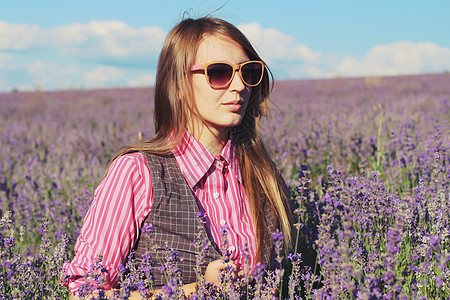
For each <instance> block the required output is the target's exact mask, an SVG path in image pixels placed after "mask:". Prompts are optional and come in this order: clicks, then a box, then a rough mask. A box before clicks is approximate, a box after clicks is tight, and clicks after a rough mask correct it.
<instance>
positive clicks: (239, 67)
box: [191, 60, 265, 89]
mask: <svg viewBox="0 0 450 300" xmlns="http://www.w3.org/2000/svg"><path fill="white" fill-rule="evenodd" d="M249 63H258V64H260V65H261V66H262V69H261V78H260V79H259V81H258V83H256V84H248V83H247V82H246V81H245V80H244V78H243V76H242V71H241V70H242V67H243V66H245V65H247V64H249ZM213 64H225V65H228V66H230V67H232V68H233V71H232V72H233V73H232V75H231V78H230V80H228V82H227V83H226V84H224V85H213V84H211V81H210V80H209V75H208V67H209V66H210V65H213ZM264 68H265V65H264V62H262V61H260V60H249V61H246V62H244V63H242V64H237V65H235V64H232V63H229V62H224V61H214V62H210V63H205V64H199V65H193V66H192V67H191V72H195V71H203V74H204V75H205V77H206V82H207V83H208V84H209V85H210V86H211V87H212V88H214V89H220V88H224V87H226V86H228V85H229V84H230V83H231V82H232V81H233V79H234V76H235V75H236V71H238V73H239V77H240V78H241V80H242V82H243V83H244V84H245V85H246V86H250V87H253V86H257V85H258V84H260V83H261V81H262V79H263V77H264Z"/></svg>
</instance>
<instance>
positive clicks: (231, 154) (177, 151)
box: [172, 130, 242, 189]
mask: <svg viewBox="0 0 450 300" xmlns="http://www.w3.org/2000/svg"><path fill="white" fill-rule="evenodd" d="M234 150H235V149H234V143H233V139H232V137H230V139H228V142H227V143H226V145H225V147H224V148H223V149H222V152H221V153H220V154H219V155H217V156H216V157H214V155H212V154H211V152H209V150H208V149H206V148H205V146H203V144H202V143H200V142H199V141H198V140H197V139H196V138H195V137H193V136H192V135H191V134H190V133H189V131H187V130H186V133H185V134H184V136H183V138H182V139H181V141H180V143H178V145H177V146H176V147H175V148H174V149H173V150H172V154H173V155H174V156H175V159H176V160H177V163H178V166H179V167H180V170H181V172H182V173H183V175H184V177H185V178H186V182H187V184H188V185H189V187H190V188H191V189H192V188H193V187H194V186H195V185H196V184H197V183H198V182H199V181H200V179H202V178H203V176H205V174H206V173H207V172H208V170H209V169H210V168H211V167H212V165H213V163H214V161H215V160H216V159H217V160H220V159H221V158H222V160H224V161H226V163H227V164H228V170H229V171H231V172H232V173H233V174H235V176H236V179H237V180H239V181H240V182H242V179H241V172H240V170H239V162H238V160H237V157H236V154H235V151H234Z"/></svg>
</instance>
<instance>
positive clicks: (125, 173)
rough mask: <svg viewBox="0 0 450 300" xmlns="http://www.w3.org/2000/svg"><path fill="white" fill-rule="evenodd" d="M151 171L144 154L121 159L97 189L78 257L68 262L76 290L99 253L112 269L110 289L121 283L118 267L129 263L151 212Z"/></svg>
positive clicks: (71, 285)
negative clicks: (141, 230)
mask: <svg viewBox="0 0 450 300" xmlns="http://www.w3.org/2000/svg"><path fill="white" fill-rule="evenodd" d="M151 187H152V181H151V175H150V171H149V169H148V166H147V164H146V162H145V158H144V157H143V156H142V154H140V153H133V154H127V155H124V156H121V157H119V158H117V159H116V160H115V161H114V162H113V163H112V164H111V167H110V169H109V170H108V173H107V175H106V176H105V178H104V179H103V180H102V182H101V183H100V184H99V186H98V187H97V189H96V191H95V195H94V200H93V202H92V204H91V206H90V207H89V210H88V212H87V214H86V217H85V219H84V223H83V227H82V229H81V233H80V236H79V237H78V239H77V242H76V244H75V257H74V258H73V260H72V262H71V263H70V264H67V265H65V266H64V267H65V272H66V275H67V276H70V277H69V280H68V282H66V283H65V284H64V285H66V286H68V287H69V289H70V290H71V292H76V291H77V290H78V288H79V286H80V285H81V284H83V280H82V279H83V277H85V276H87V275H88V272H89V270H90V268H91V266H92V265H94V264H95V262H96V259H97V257H98V256H99V255H101V256H102V261H101V263H102V265H103V266H104V267H105V268H106V269H107V270H108V276H107V278H106V281H105V282H102V284H103V286H104V287H105V288H106V289H112V288H114V287H115V286H116V285H117V283H118V274H119V273H118V272H119V270H118V266H119V264H125V262H126V259H127V257H128V254H129V251H130V249H131V248H132V247H133V246H134V245H135V242H136V240H137V238H138V236H139V232H140V226H141V225H142V224H141V223H142V221H143V220H144V219H145V216H146V215H147V214H148V213H149V212H150V210H151V205H152V203H153V190H152V188H151Z"/></svg>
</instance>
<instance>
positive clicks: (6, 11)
mask: <svg viewBox="0 0 450 300" xmlns="http://www.w3.org/2000/svg"><path fill="white" fill-rule="evenodd" d="M225 2H226V1H212V0H201V1H200V0H198V1H196V0H191V1H185V0H179V1H171V0H166V1H162V0H158V1H151V0H147V1H144V0H139V1H138V0H135V1H133V0H130V1H124V0H122V1H118V0H110V1H102V0H97V1H92V0H91V1H87V0H78V1H71V2H69V1H49V0H47V1H46V0H41V1H36V0H34V1H33V0H21V1H13V0H0V91H6V92H7V91H11V90H12V89H14V88H17V89H19V90H34V89H37V88H39V89H43V90H46V89H67V88H97V87H111V86H149V85H152V84H153V81H154V76H155V67H156V63H157V56H158V53H159V49H160V48H161V45H162V43H163V40H164V37H165V35H166V34H167V32H168V31H169V30H170V28H171V27H172V26H173V25H175V24H176V23H177V22H178V21H180V20H181V19H182V16H183V13H184V12H188V14H190V15H191V16H192V17H198V16H203V15H205V14H208V13H210V12H211V11H214V10H215V9H216V8H218V7H220V6H221V5H222V4H224V3H225ZM449 11H450V1H411V0H410V1H393V0H391V1H385V0H380V1H346V0H341V1H338V0H334V1H302V0H297V1H283V0H279V1H277V0H271V1H263V0H240V1H238V0H230V1H229V2H228V3H227V4H226V5H225V6H224V7H223V8H222V9H220V10H219V11H218V12H216V13H215V14H214V15H215V16H217V17H221V18H224V19H226V20H228V21H230V22H231V23H233V24H235V25H237V26H238V27H239V28H240V29H241V30H242V31H244V33H246V34H247V36H248V37H249V39H250V40H251V41H252V42H253V44H254V45H255V46H256V48H257V49H258V50H259V52H260V54H261V56H262V57H263V58H264V59H265V60H266V62H267V63H268V65H269V67H270V68H271V69H272V71H273V73H274V75H275V79H277V80H284V79H305V78H330V77H331V78H332V77H338V76H340V77H354V76H383V75H399V74H420V73H436V72H444V71H450V18H449V14H448V12H449Z"/></svg>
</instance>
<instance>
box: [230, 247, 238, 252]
mask: <svg viewBox="0 0 450 300" xmlns="http://www.w3.org/2000/svg"><path fill="white" fill-rule="evenodd" d="M234 250H236V247H234V246H230V247H228V251H229V252H233V251H234Z"/></svg>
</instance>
